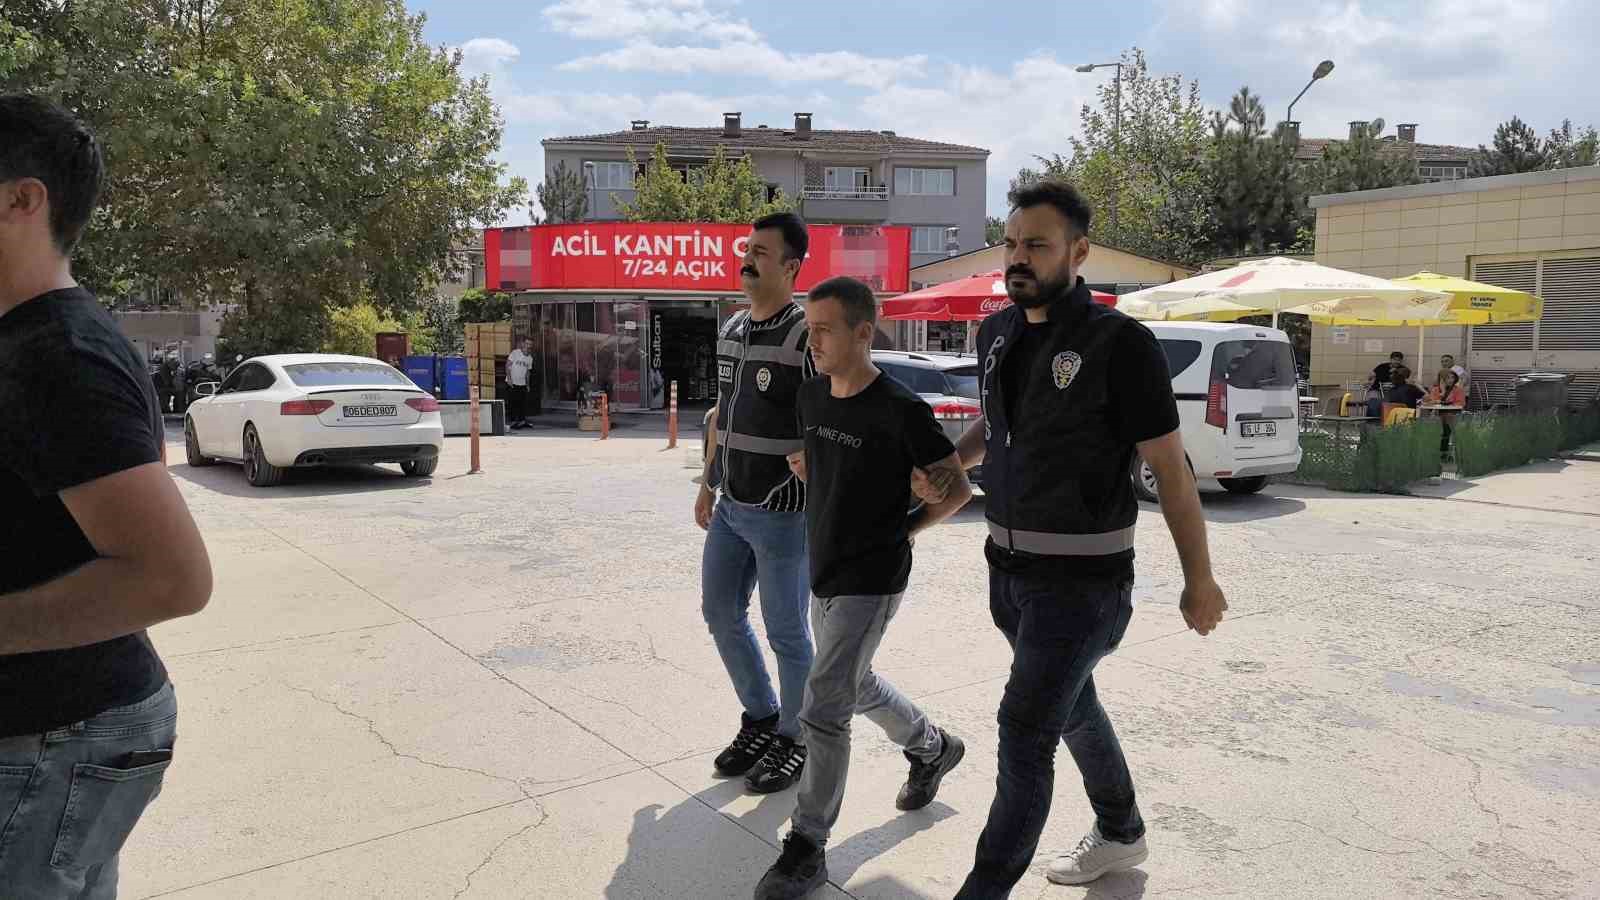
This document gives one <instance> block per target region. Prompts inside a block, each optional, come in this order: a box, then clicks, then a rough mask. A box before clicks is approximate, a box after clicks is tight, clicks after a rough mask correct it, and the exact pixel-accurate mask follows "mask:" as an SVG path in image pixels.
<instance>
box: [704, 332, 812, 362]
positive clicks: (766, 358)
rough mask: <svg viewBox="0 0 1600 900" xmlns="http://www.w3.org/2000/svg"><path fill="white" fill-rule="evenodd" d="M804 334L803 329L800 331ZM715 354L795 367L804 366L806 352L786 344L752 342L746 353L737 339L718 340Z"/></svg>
mask: <svg viewBox="0 0 1600 900" xmlns="http://www.w3.org/2000/svg"><path fill="white" fill-rule="evenodd" d="M801 333H802V334H804V331H802V332H801ZM717 355H719V356H728V357H732V358H733V359H745V360H749V361H750V362H771V363H778V364H779V365H784V366H794V367H795V368H796V369H801V368H804V367H805V364H806V352H805V351H804V350H791V349H789V348H788V347H787V346H783V347H768V346H765V345H762V344H752V345H751V347H750V352H749V353H746V352H745V349H744V344H741V343H739V342H738V341H718V342H717Z"/></svg>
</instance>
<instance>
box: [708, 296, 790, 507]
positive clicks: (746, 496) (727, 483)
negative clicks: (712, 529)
mask: <svg viewBox="0 0 1600 900" xmlns="http://www.w3.org/2000/svg"><path fill="white" fill-rule="evenodd" d="M806 335H807V330H806V317H805V312H804V311H803V310H801V308H800V307H799V306H798V305H792V304H791V305H790V306H789V307H788V308H787V309H785V310H784V311H783V312H781V313H779V314H778V321H777V322H776V323H775V324H773V325H772V326H771V327H764V328H751V322H750V313H749V311H748V310H744V311H740V312H738V313H735V314H734V315H733V316H732V317H731V318H729V319H728V322H727V324H726V325H724V326H723V328H722V333H721V334H720V335H719V336H718V340H717V456H718V458H719V459H721V461H722V462H721V470H722V490H723V492H724V493H726V494H727V495H728V496H729V497H731V498H733V499H734V500H736V501H738V502H740V503H746V504H750V505H756V506H761V505H766V504H768V503H769V502H773V501H774V498H775V495H776V494H777V493H778V491H779V490H780V489H787V490H788V491H789V493H790V494H792V495H793V496H791V497H789V498H787V499H788V500H789V501H790V502H787V503H784V504H783V505H785V506H790V507H793V508H792V509H787V510H785V511H789V512H798V511H799V510H800V509H803V508H804V505H805V495H804V493H803V489H802V488H800V487H798V484H799V482H798V479H795V480H794V482H795V483H794V484H790V483H789V482H790V481H791V479H793V473H792V472H790V471H789V462H788V460H787V459H786V458H785V457H787V456H788V455H789V454H790V453H795V452H798V451H800V450H802V449H804V448H805V442H804V441H803V440H802V439H801V435H800V423H799V419H798V416H797V415H796V413H795V402H796V399H797V397H798V395H799V392H800V385H801V383H802V382H804V381H805V363H806V346H805V344H806Z"/></svg>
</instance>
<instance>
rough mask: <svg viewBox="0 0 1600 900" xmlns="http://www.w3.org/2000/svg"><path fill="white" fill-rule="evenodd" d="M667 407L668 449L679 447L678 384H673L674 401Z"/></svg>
mask: <svg viewBox="0 0 1600 900" xmlns="http://www.w3.org/2000/svg"><path fill="white" fill-rule="evenodd" d="M668 402H669V404H670V405H669V406H668V407H667V449H668V450H675V449H677V447H678V383H677V382H676V381H674V382H673V383H672V399H671V400H670V401H668Z"/></svg>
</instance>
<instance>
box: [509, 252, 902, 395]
mask: <svg viewBox="0 0 1600 900" xmlns="http://www.w3.org/2000/svg"><path fill="white" fill-rule="evenodd" d="M749 233H750V229H749V228H748V227H745V226H735V225H716V224H689V223H618V224H612V223H605V224H594V225H538V226H531V227H525V228H502V229H493V228H492V229H488V230H487V231H486V232H485V234H484V249H485V268H486V275H487V279H486V280H487V282H488V285H489V288H490V289H491V290H495V289H498V290H502V291H508V292H515V293H514V294H513V301H512V302H513V318H512V335H513V341H514V343H518V344H520V343H521V341H522V339H523V338H528V339H530V340H531V341H532V343H533V352H534V356H535V357H536V359H535V363H536V368H535V370H536V371H537V372H538V373H539V376H540V377H539V379H538V380H539V384H538V385H537V386H536V387H537V389H538V391H539V394H540V396H541V397H542V399H543V403H542V405H543V406H544V407H545V408H550V407H562V408H566V407H571V406H576V405H577V402H578V398H579V396H580V395H581V394H582V393H583V392H584V391H587V390H597V391H603V392H605V393H606V394H607V395H608V396H609V397H610V398H611V404H612V407H613V408H615V409H618V410H659V409H665V408H666V406H667V403H668V396H667V391H668V385H670V384H672V383H673V382H676V383H677V385H678V402H679V404H680V406H682V407H684V408H688V409H693V408H696V407H699V408H708V407H709V406H710V405H711V404H712V403H714V402H715V401H716V391H717V360H716V344H717V334H718V331H719V329H720V327H721V326H722V324H723V323H725V322H726V321H727V320H728V317H729V316H731V315H733V314H734V313H735V312H737V311H738V310H740V309H743V308H744V307H745V305H746V304H745V300H744V296H743V295H742V294H741V293H740V292H739V268H740V259H741V258H742V256H743V254H744V250H745V246H744V241H745V239H746V238H747V237H748V235H749ZM909 270H910V233H909V230H908V229H906V228H903V227H894V226H869V227H856V226H839V225H832V226H830V225H813V226H811V252H810V253H809V254H808V256H807V260H806V263H805V265H804V266H802V268H801V275H800V280H799V283H798V284H797V285H796V288H797V290H801V291H803V290H807V289H809V288H810V287H811V286H813V285H814V284H816V283H818V282H821V281H823V280H825V279H827V278H830V277H833V276H835V275H851V276H854V277H857V278H861V279H862V280H864V281H867V283H869V284H871V285H873V287H874V289H875V290H878V291H879V292H880V293H884V294H891V293H898V292H900V291H904V290H905V287H906V284H907V283H908V280H909V278H908V273H909Z"/></svg>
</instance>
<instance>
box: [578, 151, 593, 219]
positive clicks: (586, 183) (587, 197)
mask: <svg viewBox="0 0 1600 900" xmlns="http://www.w3.org/2000/svg"><path fill="white" fill-rule="evenodd" d="M583 198H584V201H585V204H584V205H585V206H587V207H588V210H587V212H588V214H587V215H585V216H582V217H580V218H588V219H593V218H595V209H594V160H585V161H584V164H583Z"/></svg>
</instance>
